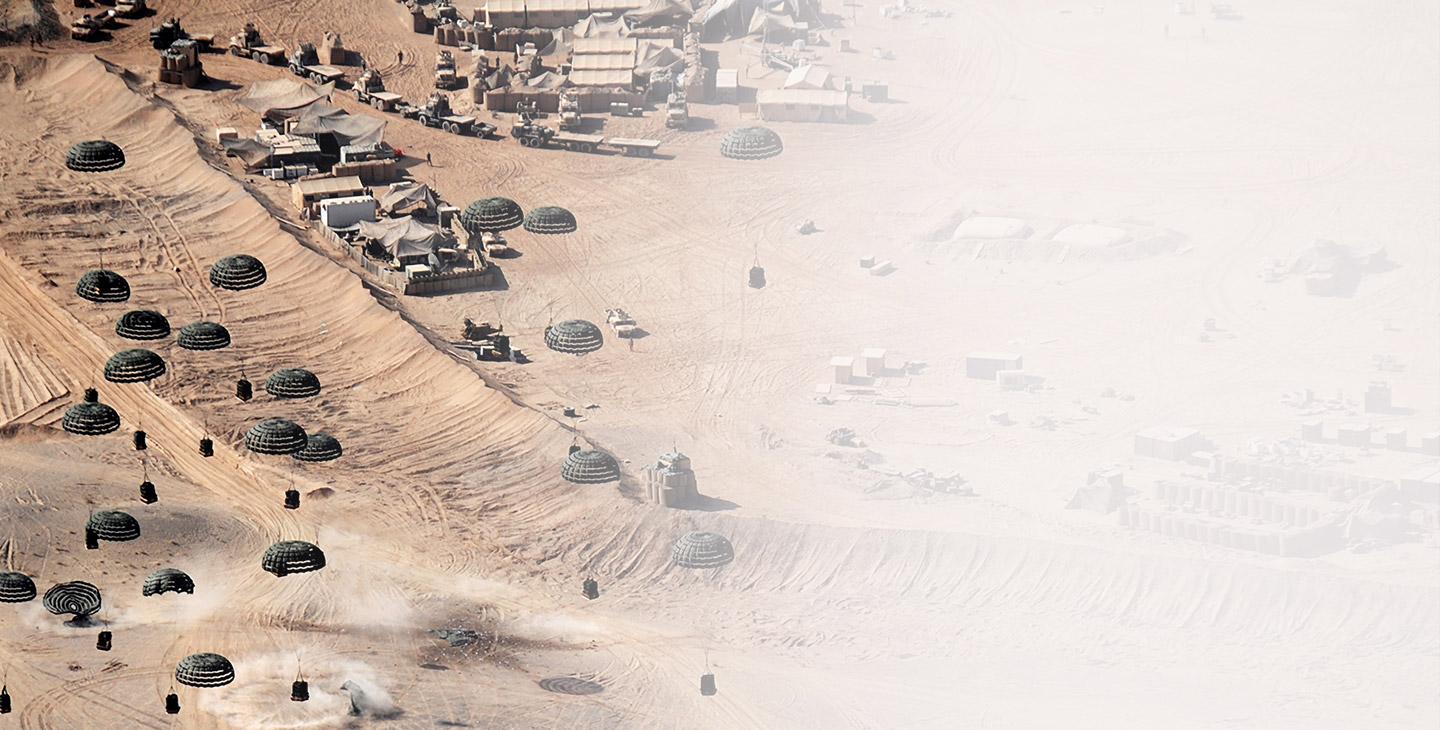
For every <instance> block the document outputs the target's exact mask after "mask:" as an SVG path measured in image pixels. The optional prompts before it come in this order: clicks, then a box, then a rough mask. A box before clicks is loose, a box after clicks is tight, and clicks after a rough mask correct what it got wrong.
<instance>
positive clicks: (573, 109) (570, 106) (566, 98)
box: [560, 89, 585, 131]
mask: <svg viewBox="0 0 1440 730" xmlns="http://www.w3.org/2000/svg"><path fill="white" fill-rule="evenodd" d="M584 124H585V121H584V119H582V118H581V116H580V99H579V98H578V97H576V96H575V92H573V91H571V90H569V89H566V90H565V91H562V92H560V129H561V130H562V131H565V130H571V129H579V128H581V127H582V126H584Z"/></svg>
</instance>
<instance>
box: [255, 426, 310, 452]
mask: <svg viewBox="0 0 1440 730" xmlns="http://www.w3.org/2000/svg"><path fill="white" fill-rule="evenodd" d="M306 442H307V436H306V435H305V429H303V428H301V427H300V425H299V424H297V423H295V422H294V421H287V420H285V419H283V418H267V419H265V420H263V421H261V422H259V423H257V424H255V425H254V426H253V427H252V428H251V429H250V431H249V432H248V433H246V434H245V448H248V449H250V450H251V451H253V452H255V453H257V454H268V455H271V456H289V455H291V454H294V453H297V452H298V451H300V450H301V449H303V448H305V444H306Z"/></svg>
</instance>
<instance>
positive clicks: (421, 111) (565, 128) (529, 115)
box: [133, 0, 684, 157]
mask: <svg viewBox="0 0 1440 730" xmlns="http://www.w3.org/2000/svg"><path fill="white" fill-rule="evenodd" d="M133 1H134V2H139V3H142V4H143V2H144V0H133ZM185 37H188V35H187V34H186V33H185V31H184V30H183V29H181V28H180V25H179V22H178V21H174V20H171V21H168V22H167V23H166V24H162V25H161V26H160V27H159V28H156V29H153V30H152V31H151V33H150V38H151V43H152V45H154V46H155V47H156V48H161V47H162V46H164V42H165V41H166V40H169V41H171V42H173V41H174V40H175V39H178V38H185ZM227 48H228V51H229V53H230V54H231V55H233V56H238V57H241V58H249V59H253V60H255V61H257V62H259V63H262V64H265V65H267V66H278V65H285V66H286V67H287V68H289V70H290V72H291V73H293V74H295V75H296V76H299V77H301V78H305V79H309V80H310V81H313V82H315V83H317V84H326V83H336V82H339V81H342V80H344V78H345V72H344V70H343V69H340V68H337V67H335V66H330V65H327V64H322V63H320V57H319V53H318V52H317V51H316V49H315V46H314V44H311V43H301V44H300V45H299V46H298V48H297V49H296V53H295V54H294V55H293V56H292V57H290V58H289V59H288V60H287V58H286V55H285V49H284V48H282V47H280V46H276V45H270V44H267V43H266V42H265V40H264V39H263V38H261V37H260V31H259V29H257V28H256V27H255V24H254V23H246V24H245V28H244V29H243V30H242V31H241V32H240V33H239V34H237V35H235V36H232V37H231V38H230V41H229V44H228V46H227ZM439 62H440V65H441V66H442V70H444V68H443V67H448V70H449V73H448V74H446V75H445V76H444V83H443V85H444V86H451V85H458V83H455V82H451V81H449V79H450V78H451V77H452V75H453V74H454V69H455V61H454V57H453V56H451V55H450V53H449V51H443V52H442V53H441V56H440V59H439ZM441 80H442V79H441V77H438V76H437V84H436V85H437V86H440V85H442V83H441ZM351 91H352V92H353V93H354V94H355V98H356V100H358V101H359V102H360V103H362V104H366V105H368V106H370V107H372V108H374V109H376V110H378V111H381V112H386V113H391V114H399V115H400V116H402V117H404V118H405V119H413V120H415V121H417V122H419V123H421V124H423V125H425V126H427V127H433V128H435V129H441V130H444V131H446V132H448V133H450V134H457V135H465V136H474V137H489V136H491V135H492V134H494V133H495V132H496V131H497V127H496V126H495V125H493V124H488V123H485V122H482V121H480V120H478V119H476V118H475V117H473V116H470V115H463V114H457V113H456V112H455V110H454V109H453V108H452V107H451V105H450V97H449V96H447V95H446V94H444V93H442V92H439V91H437V92H435V93H433V94H431V95H430V98H428V99H426V100H425V102H424V103H423V104H419V105H416V104H410V103H408V102H406V101H405V100H404V99H403V98H402V97H401V96H400V95H399V94H396V93H394V92H391V91H387V90H386V89H385V80H384V77H383V76H382V75H381V74H380V72H379V71H378V70H376V69H373V68H368V69H366V70H365V72H364V73H362V74H361V75H360V77H359V78H358V79H356V80H355V84H354V86H353V87H352V89H351ZM680 103H681V104H683V103H684V102H683V99H682V100H681V102H680ZM536 116H537V112H536V110H535V109H534V108H533V107H531V108H527V109H522V110H521V111H520V119H519V121H517V122H516V123H515V124H514V125H512V126H511V127H510V136H511V137H513V138H515V140H516V141H518V142H519V143H520V144H521V145H524V146H526V147H531V148H536V149H539V148H544V147H558V148H561V149H565V150H571V151H574V152H598V151H609V152H618V153H620V154H625V155H632V156H639V157H649V156H652V155H654V154H655V151H656V150H657V149H658V148H659V147H660V140H655V139H636V138H628V137H605V136H604V135H599V134H583V133H580V132H577V131H571V130H572V129H575V128H578V127H579V126H580V125H579V121H580V112H579V105H578V103H576V102H575V101H574V100H573V97H568V96H567V97H566V98H565V99H563V100H562V109H561V110H560V129H558V130H557V129H555V128H553V127H547V126H544V125H541V124H537V123H536V122H535V117H536ZM672 116H673V112H672V111H671V110H670V109H667V125H668V124H669V122H670V117H672Z"/></svg>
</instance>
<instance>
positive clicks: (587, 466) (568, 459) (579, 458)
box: [560, 449, 620, 484]
mask: <svg viewBox="0 0 1440 730" xmlns="http://www.w3.org/2000/svg"><path fill="white" fill-rule="evenodd" d="M560 476H562V477H565V481H567V482H571V483H572V484H604V483H606V482H614V481H619V480H620V464H619V463H618V462H616V461H615V457H613V456H611V455H609V454H607V453H605V452H603V451H598V450H584V449H572V450H571V451H570V453H569V454H567V455H566V456H565V464H564V465H562V466H561V467H560Z"/></svg>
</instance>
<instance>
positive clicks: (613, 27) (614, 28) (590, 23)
mask: <svg viewBox="0 0 1440 730" xmlns="http://www.w3.org/2000/svg"><path fill="white" fill-rule="evenodd" d="M574 33H575V37H576V38H587V39H588V38H615V39H619V38H624V37H625V36H627V35H630V26H628V25H626V24H625V19H624V18H615V19H614V20H604V19H602V18H597V17H596V16H594V15H587V16H585V18H584V19H583V20H581V21H580V22H578V23H576V24H575V30H574Z"/></svg>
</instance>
